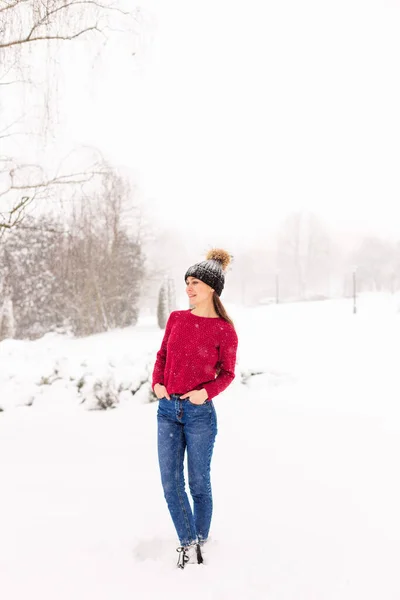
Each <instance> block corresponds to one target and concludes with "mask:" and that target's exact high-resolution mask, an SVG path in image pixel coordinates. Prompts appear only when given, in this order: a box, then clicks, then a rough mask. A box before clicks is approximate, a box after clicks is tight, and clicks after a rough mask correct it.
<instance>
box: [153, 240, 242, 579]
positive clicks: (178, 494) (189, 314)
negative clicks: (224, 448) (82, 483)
mask: <svg viewBox="0 0 400 600" xmlns="http://www.w3.org/2000/svg"><path fill="white" fill-rule="evenodd" d="M229 263H230V256H229V254H228V253H227V252H226V251H225V250H220V249H214V250H210V252H209V253H208V254H207V257H206V260H205V261H203V262H200V263H197V264H195V265H193V266H192V267H190V268H189V269H188V270H187V272H186V274H185V282H186V293H187V295H188V297H189V304H190V306H191V308H190V309H188V310H177V311H174V312H172V313H171V314H170V316H169V319H168V322H167V325H166V328H165V334H164V339H163V341H162V344H161V348H160V350H159V351H158V353H157V358H156V362H155V366H154V370H153V380H152V387H153V390H154V393H155V394H156V396H157V398H158V399H159V406H158V412H157V422H158V458H159V464H160V472H161V481H162V485H163V488H164V496H165V499H166V501H167V504H168V508H169V511H170V513H171V517H172V520H173V523H174V525H175V529H176V532H177V534H178V537H179V541H180V546H179V548H177V551H178V553H179V556H178V566H179V567H180V568H182V569H183V568H184V566H185V564H186V563H187V562H197V563H202V562H203V558H202V552H201V547H202V546H203V544H204V543H205V542H206V541H207V538H208V533H209V529H210V523H211V516H212V507H213V503H212V494H211V481H210V466H211V456H212V452H213V448H214V441H215V436H216V434H217V415H216V412H215V408H214V404H213V402H212V400H213V398H215V396H217V395H218V394H219V393H221V392H222V391H223V390H224V389H225V388H227V387H228V385H229V384H230V383H231V382H232V381H233V379H234V377H235V363H236V351H237V346H238V338H237V335H236V332H235V328H234V326H233V323H232V321H231V319H230V318H229V317H228V315H227V314H226V311H225V309H224V307H223V305H222V302H221V300H220V298H219V297H220V295H221V292H222V290H223V288H224V284H225V273H224V272H225V270H226V268H227V266H228V265H229ZM185 450H186V451H187V460H188V476H189V489H190V493H191V496H192V499H193V511H192V508H191V506H190V504H189V500H188V496H187V494H186V491H185V481H184V473H183V461H184V455H185Z"/></svg>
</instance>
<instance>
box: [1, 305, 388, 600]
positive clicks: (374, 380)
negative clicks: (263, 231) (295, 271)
mask: <svg viewBox="0 0 400 600" xmlns="http://www.w3.org/2000/svg"><path fill="white" fill-rule="evenodd" d="M229 309H230V313H231V314H232V316H233V318H234V320H235V323H236V326H237V330H238V334H239V339H240V345H239V355H238V362H239V364H238V368H237V378H236V380H235V382H234V383H233V384H232V386H231V387H230V388H229V389H228V390H226V391H225V392H224V393H223V394H221V395H220V396H219V397H217V398H216V399H215V402H214V403H215V406H216V410H217V414H218V425H219V433H218V436H217V443H216V447H215V454H214V459H213V465H212V478H213V489H214V503H215V510H214V518H213V525H212V540H211V542H210V544H209V547H208V549H207V552H206V564H205V565H204V566H198V565H189V566H187V568H186V569H185V570H184V571H180V570H178V569H176V567H175V563H176V557H177V554H176V552H175V548H176V546H177V545H178V544H177V540H176V537H175V532H174V530H173V526H172V522H171V520H170V517H169V513H168V510H167V507H166V504H165V501H164V498H163V493H162V489H161V484H160V480H159V472H158V463H157V452H156V411H157V404H156V403H151V404H149V403H148V402H147V400H148V388H147V386H146V384H143V381H144V380H145V379H146V375H147V374H148V370H149V365H151V363H152V361H153V360H154V357H155V352H156V351H157V350H158V347H159V344H160V341H161V337H162V332H161V331H160V330H159V329H157V327H156V325H155V322H151V320H148V319H147V320H144V321H142V322H141V323H139V324H138V326H137V327H134V328H127V329H124V330H120V331H113V332H110V333H107V334H101V335H97V336H92V337H90V338H85V339H80V340H75V339H72V338H68V337H66V336H60V335H48V336H45V337H44V338H42V339H41V340H37V341H35V342H27V341H16V340H6V341H3V342H1V343H0V365H1V372H0V386H1V388H0V389H1V392H0V407H2V408H3V409H4V410H3V412H1V413H0V482H1V488H0V518H1V527H0V597H1V598H2V599H4V600H25V599H27V598H35V599H36V598H38V599H40V600H67V599H68V600H89V599H91V598H93V599H96V600H125V599H126V600H127V599H129V600H132V598H141V599H142V598H143V599H153V598H154V599H158V598H162V599H171V600H172V599H174V600H176V598H181V597H187V598H193V599H200V598H201V599H202V600H204V599H218V600H225V599H231V598H238V599H239V598H240V599H241V600H247V599H264V598H268V599H270V600H303V599H304V600H326V599H335V600H336V599H341V600H342V599H343V600H355V599H357V600H358V599H362V600H369V599H371V600H372V599H373V600H376V599H377V598H384V599H385V600H391V599H393V600H394V599H396V600H398V599H399V598H400V581H399V578H398V571H397V569H398V565H399V562H400V516H399V513H400V510H399V506H400V481H399V475H398V473H399V459H400V406H399V403H400V394H399V392H400V382H399V367H398V356H399V344H400V342H399V340H400V313H399V312H398V306H397V301H396V299H395V298H394V297H391V296H384V295H371V296H363V297H362V298H360V299H359V300H358V313H357V315H353V314H352V302H351V300H348V301H329V302H328V301H327V302H308V303H304V304H290V305H289V304H288V305H284V304H283V305H279V306H263V307H258V308H252V309H250V308H247V309H244V308H240V307H229ZM251 373H260V374H258V375H253V376H251V375H250V374H251ZM96 378H98V379H100V380H101V379H102V380H104V381H108V382H109V387H110V389H111V390H112V391H113V393H114V394H115V396H116V397H117V398H118V399H119V403H118V405H117V408H116V409H115V410H106V411H105V410H87V409H88V408H89V409H90V408H94V407H96V399H95V398H94V397H93V394H91V393H90V390H91V385H92V384H93V382H94V381H95V380H96ZM79 382H81V383H80V384H79V385H78V383H79ZM83 382H85V383H83ZM244 382H245V383H244ZM40 383H41V385H38V384H40ZM78 388H79V389H80V391H79V389H78ZM132 389H139V391H138V392H137V393H136V394H135V395H132V393H131V391H130V390H132ZM83 400H84V401H83Z"/></svg>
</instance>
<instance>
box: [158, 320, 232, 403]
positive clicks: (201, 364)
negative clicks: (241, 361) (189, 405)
mask: <svg viewBox="0 0 400 600" xmlns="http://www.w3.org/2000/svg"><path fill="white" fill-rule="evenodd" d="M237 346H238V337H237V335H236V331H235V329H234V327H233V326H232V325H231V324H230V323H228V322H227V321H225V320H224V319H221V318H220V317H218V318H211V317H199V316H197V315H194V314H193V313H192V312H191V310H190V309H189V310H176V311H173V312H172V313H171V314H170V316H169V319H168V322H167V325H166V328H165V333H164V338H163V341H162V343H161V348H160V350H159V351H158V352H157V358H156V362H155V365H154V370H153V378H152V387H153V389H154V386H155V385H156V383H161V384H163V385H164V386H165V387H166V389H167V392H168V394H186V393H187V392H190V391H192V390H200V389H203V388H204V389H205V390H206V391H207V394H208V400H211V399H212V398H214V397H215V396H217V395H218V394H220V393H221V392H222V391H223V390H224V389H225V388H227V387H228V385H229V384H230V383H231V382H232V381H233V379H234V377H235V363H236V351H237Z"/></svg>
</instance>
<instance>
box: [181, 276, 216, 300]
mask: <svg viewBox="0 0 400 600" xmlns="http://www.w3.org/2000/svg"><path fill="white" fill-rule="evenodd" d="M213 291H214V290H213V289H212V288H211V287H210V286H209V285H207V284H206V283H204V281H200V279H196V278H195V277H188V278H187V280H186V293H187V295H188V298H189V303H190V305H191V306H194V305H196V304H200V302H204V301H207V300H211V298H212V294H213Z"/></svg>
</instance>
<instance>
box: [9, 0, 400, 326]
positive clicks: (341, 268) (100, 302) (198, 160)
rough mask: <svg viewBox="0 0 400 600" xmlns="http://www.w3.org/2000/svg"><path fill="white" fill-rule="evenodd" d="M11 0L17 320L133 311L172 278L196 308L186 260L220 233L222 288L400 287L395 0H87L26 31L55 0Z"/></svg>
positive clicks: (108, 322)
mask: <svg viewBox="0 0 400 600" xmlns="http://www.w3.org/2000/svg"><path fill="white" fill-rule="evenodd" d="M58 4H62V3H60V2H58ZM8 5H9V3H7V2H5V1H4V2H3V3H2V9H3V10H2V11H1V13H0V15H1V18H2V23H3V24H4V25H6V27H5V28H4V30H3V32H2V34H1V35H2V38H1V44H0V53H1V68H0V83H1V85H0V94H1V95H0V110H1V113H0V114H1V127H0V144H1V151H0V157H1V173H0V194H1V195H0V211H1V214H0V223H1V224H2V227H1V228H0V232H1V242H0V244H1V245H0V264H1V270H0V273H1V275H0V277H1V287H0V289H1V291H0V298H1V302H2V305H3V312H4V311H5V310H7V311H8V312H9V311H10V310H11V309H10V302H12V304H13V306H12V310H13V318H14V323H15V336H17V337H24V336H27V337H35V336H37V335H41V334H43V332H45V331H47V330H48V329H52V328H57V327H58V328H60V327H72V329H73V330H74V331H75V332H76V333H81V334H82V333H83V334H88V333H90V332H94V331H103V330H107V329H109V328H112V327H114V326H124V325H127V324H134V323H135V322H136V319H137V316H138V314H139V313H140V312H143V313H150V314H154V313H155V311H156V310H157V298H158V294H159V289H160V286H161V284H162V281H163V279H164V278H165V277H169V278H172V279H173V280H174V282H175V286H176V290H177V302H178V304H181V305H184V306H186V304H184V303H185V298H184V294H183V292H184V281H183V275H184V273H185V270H186V269H187V267H188V266H189V265H191V264H193V263H195V262H197V261H199V260H202V259H203V258H204V256H205V254H206V252H207V250H208V249H209V248H210V247H212V246H217V247H218V246H222V247H225V248H226V249H227V250H228V251H229V252H230V253H231V254H232V256H233V263H232V266H231V268H230V272H229V273H228V274H227V278H226V282H227V283H226V289H225V291H224V297H223V299H225V300H226V301H228V302H235V303H241V304H244V305H246V306H254V305H258V304H260V303H270V302H277V301H279V302H285V301H294V300H307V299H323V298H332V297H349V296H351V295H352V294H353V293H354V291H355V287H356V289H357V293H359V292H362V291H388V292H391V293H395V292H396V291H397V290H398V289H399V285H400V282H399V247H400V246H399V241H400V233H399V226H398V223H399V220H398V216H399V208H398V206H399V202H398V201H399V186H400V183H399V176H398V165H399V154H400V146H399V139H400V137H399V133H400V116H399V110H398V106H400V84H399V77H398V61H399V56H400V40H399V36H398V30H399V21H400V2H397V1H395V0H392V1H385V2H377V1H371V2H365V1H363V2H361V1H357V0H346V2H343V1H338V2H335V3H334V4H332V3H328V2H321V1H319V2H314V1H306V2H301V3H298V2H291V1H288V2H258V1H251V0H250V1H249V2H248V3H246V5H243V3H239V2H231V1H230V2H228V1H223V0H219V1H217V2H216V1H213V2H211V1H208V0H204V1H202V2H201V3H200V2H184V1H177V0H172V1H170V2H163V1H161V0H160V1H158V0H148V1H144V2H142V3H137V4H136V3H135V4H133V3H131V2H119V3H117V4H115V3H113V6H112V8H113V9H112V10H108V11H105V10H102V9H101V8H99V6H97V5H91V3H89V4H88V5H86V6H85V5H82V6H80V7H75V8H76V9H77V12H73V10H72V9H73V8H74V7H72V9H71V10H70V11H69V12H68V14H65V15H64V16H63V18H62V19H61V20H60V21H57V20H54V19H53V17H52V19H51V20H49V22H48V23H46V24H45V25H46V27H44V25H43V23H42V25H40V24H39V27H36V29H35V30H34V31H35V32H38V33H39V34H41V35H42V36H43V37H44V38H46V37H47V38H49V37H50V38H52V39H44V40H42V41H36V42H31V43H20V42H21V40H23V38H24V35H25V36H26V35H27V32H29V28H30V27H31V25H32V23H31V22H30V21H29V19H32V18H33V19H34V18H35V6H36V7H37V9H36V10H37V11H39V13H37V15H39V17H38V18H39V21H40V18H41V19H42V20H43V14H41V13H40V10H41V9H40V6H42V7H43V6H44V5H43V4H41V3H36V2H35V1H34V0H32V2H30V3H28V5H27V4H26V3H25V5H23V3H22V2H17V4H16V8H17V9H19V11H18V12H17V11H16V8H8V9H7V10H6V7H7V6H8ZM18 5H19V6H18ZM50 5H51V6H56V5H57V2H51V3H50ZM116 6H118V8H119V9H122V10H123V11H124V12H119V11H116V10H114V8H115V7H116ZM78 11H80V12H78ZM57 14H58V15H61V12H60V11H59V12H58V13H57ZM37 15H36V16H37ZM61 16H62V15H61ZM7 19H8V21H7ZM95 23H96V27H97V29H94V30H93V29H91V27H93V26H94V24H95ZM24 28H25V29H24ZM63 28H64V29H63ZM77 28H78V29H77ZM85 28H87V31H86V32H85ZM77 31H80V32H81V33H82V35H79V36H76V37H73V39H68V40H66V39H53V38H54V37H62V38H65V37H66V36H67V35H70V36H71V35H74V34H76V32H77ZM45 33H47V36H46V35H45ZM55 33H56V35H55ZM21 199H23V200H22V206H20V203H21ZM4 306H6V307H7V308H4ZM38 307H40V310H37V308H38ZM121 315H122V316H121Z"/></svg>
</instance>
